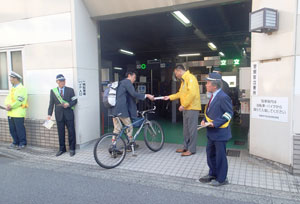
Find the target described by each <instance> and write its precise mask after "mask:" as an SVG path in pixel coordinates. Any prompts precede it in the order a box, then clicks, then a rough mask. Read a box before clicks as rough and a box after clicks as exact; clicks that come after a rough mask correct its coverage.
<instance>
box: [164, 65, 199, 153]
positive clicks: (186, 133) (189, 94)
mask: <svg viewBox="0 0 300 204" xmlns="http://www.w3.org/2000/svg"><path fill="white" fill-rule="evenodd" d="M174 73H175V76H176V77H177V78H178V79H180V80H181V85H180V88H179V91H178V92H177V93H176V94H172V95H170V96H165V97H164V100H171V101H173V100H177V99H180V106H179V111H180V112H183V137H184V141H183V148H180V149H177V150H176V152H177V153H181V156H191V155H193V154H195V153H196V144H197V137H198V132H197V125H198V117H199V110H201V101H200V91H199V84H198V80H197V78H196V77H195V76H194V75H193V74H191V73H190V71H187V70H186V69H185V68H184V66H183V65H177V66H176V67H175V69H174Z"/></svg>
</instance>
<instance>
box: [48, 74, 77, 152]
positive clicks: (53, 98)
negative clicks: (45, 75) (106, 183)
mask: <svg viewBox="0 0 300 204" xmlns="http://www.w3.org/2000/svg"><path fill="white" fill-rule="evenodd" d="M56 83H57V84H58V87H56V88H53V89H52V90H51V91H50V102H49V108H48V118H47V119H48V120H50V119H51V116H52V113H53V107H54V105H55V118H56V123H57V130H58V136H59V151H58V152H57V154H56V156H60V155H62V154H63V153H65V152H66V145H65V126H67V129H68V133H69V146H70V156H71V157H72V156H74V155H75V146H76V134H75V125H74V112H73V110H74V106H75V105H76V104H77V97H76V96H75V93H74V90H73V89H72V88H70V87H66V86H65V84H66V80H65V77H64V76H63V75H62V74H59V75H57V76H56Z"/></svg>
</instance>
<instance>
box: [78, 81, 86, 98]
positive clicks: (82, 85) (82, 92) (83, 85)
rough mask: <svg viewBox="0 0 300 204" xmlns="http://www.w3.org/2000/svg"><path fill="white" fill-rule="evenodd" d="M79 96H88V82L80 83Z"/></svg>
mask: <svg viewBox="0 0 300 204" xmlns="http://www.w3.org/2000/svg"><path fill="white" fill-rule="evenodd" d="M78 96H81V97H82V96H86V82H85V81H84V80H81V81H78Z"/></svg>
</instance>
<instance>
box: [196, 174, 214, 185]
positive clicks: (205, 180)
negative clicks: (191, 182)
mask: <svg viewBox="0 0 300 204" xmlns="http://www.w3.org/2000/svg"><path fill="white" fill-rule="evenodd" d="M214 179H216V177H214V176H211V175H206V176H203V177H201V178H200V179H199V181H200V182H201V183H209V182H211V181H212V180H214Z"/></svg>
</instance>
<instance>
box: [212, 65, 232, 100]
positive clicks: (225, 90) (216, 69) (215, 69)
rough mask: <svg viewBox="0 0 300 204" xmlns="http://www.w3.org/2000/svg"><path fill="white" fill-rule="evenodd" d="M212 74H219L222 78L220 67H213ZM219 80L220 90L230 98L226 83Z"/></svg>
mask: <svg viewBox="0 0 300 204" xmlns="http://www.w3.org/2000/svg"><path fill="white" fill-rule="evenodd" d="M213 72H215V73H218V74H220V75H221V77H222V71H221V69H220V67H214V70H213ZM221 80H222V90H223V91H224V92H225V93H226V94H227V95H228V96H229V97H230V95H231V94H230V88H229V85H228V83H227V82H226V81H224V80H223V79H221Z"/></svg>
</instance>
